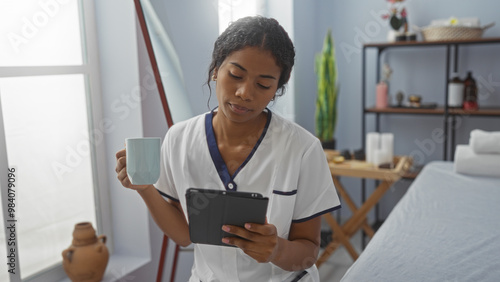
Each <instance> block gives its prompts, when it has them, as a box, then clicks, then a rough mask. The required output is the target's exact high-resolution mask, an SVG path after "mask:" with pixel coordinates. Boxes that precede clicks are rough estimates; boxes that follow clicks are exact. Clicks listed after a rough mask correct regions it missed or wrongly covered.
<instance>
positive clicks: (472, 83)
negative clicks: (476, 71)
mask: <svg viewBox="0 0 500 282" xmlns="http://www.w3.org/2000/svg"><path fill="white" fill-rule="evenodd" d="M463 109H464V110H477V109H478V105H477V85H476V80H474V78H473V77H472V72H470V71H469V72H467V78H465V81H464V103H463Z"/></svg>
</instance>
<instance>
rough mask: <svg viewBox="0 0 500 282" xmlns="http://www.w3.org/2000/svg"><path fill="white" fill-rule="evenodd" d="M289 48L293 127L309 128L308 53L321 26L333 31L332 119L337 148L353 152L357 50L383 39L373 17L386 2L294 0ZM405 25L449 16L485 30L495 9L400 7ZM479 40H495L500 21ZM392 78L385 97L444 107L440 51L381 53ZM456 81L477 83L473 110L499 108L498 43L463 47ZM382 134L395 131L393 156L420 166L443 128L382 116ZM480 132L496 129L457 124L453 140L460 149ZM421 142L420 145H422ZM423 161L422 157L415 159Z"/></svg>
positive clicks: (488, 5)
mask: <svg viewBox="0 0 500 282" xmlns="http://www.w3.org/2000/svg"><path fill="white" fill-rule="evenodd" d="M295 6H296V7H295V16H296V21H295V43H296V45H297V49H298V58H297V67H296V69H295V72H296V77H297V82H296V85H297V90H296V91H297V94H296V95H297V101H298V102H297V103H296V105H297V107H296V117H297V119H296V120H297V122H298V123H299V124H301V125H302V126H304V127H305V128H306V129H308V130H310V131H313V130H314V119H313V116H314V115H313V113H314V103H315V91H316V85H315V76H314V75H313V74H312V73H311V72H312V70H313V60H314V54H315V53H316V52H319V51H320V49H321V47H322V41H323V37H324V35H325V34H326V31H327V29H328V28H331V29H332V32H333V36H334V40H335V46H336V52H337V63H338V69H339V83H340V89H341V90H340V96H339V118H338V126H337V130H336V133H335V136H336V138H337V139H338V142H337V144H338V146H337V147H338V149H351V150H353V149H357V148H360V147H361V146H362V143H361V142H362V140H361V129H360V127H361V117H362V114H361V52H362V49H361V47H362V44H363V43H368V42H384V41H386V35H387V31H388V30H389V27H388V23H387V22H386V21H385V20H382V19H381V18H380V17H379V15H380V14H381V13H382V12H383V11H384V10H386V8H387V3H386V1H383V0H379V1H368V0H364V1H362V0H355V1H331V0H329V1H326V0H317V1H300V0H297V1H295ZM405 6H406V7H407V11H408V17H409V23H410V25H413V24H414V25H417V26H419V27H423V26H426V25H428V24H429V23H430V21H431V20H433V19H441V18H449V17H451V16H455V17H457V18H462V17H478V18H479V19H480V20H481V24H482V25H485V24H488V23H491V22H495V21H496V20H498V12H497V11H498V8H499V7H500V3H499V2H498V1H494V0H480V1H452V0H442V1H430V0H419V1H417V0H410V1H405ZM484 37H500V23H497V25H496V26H494V27H492V28H490V29H488V30H487V31H486V32H485V34H484ZM386 54H387V55H386V56H385V57H383V60H385V61H387V62H388V63H389V65H390V66H391V67H392V69H393V71H394V73H393V76H392V78H391V81H390V92H391V93H390V94H391V95H393V94H394V93H395V92H396V91H398V90H401V91H403V92H404V93H405V95H406V97H408V95H409V94H419V95H421V96H422V97H423V101H424V102H437V103H439V104H441V105H442V104H443V102H444V93H445V89H446V88H445V87H446V80H447V78H446V76H445V70H446V64H445V49H444V48H443V47H435V48H426V49H399V50H394V49H393V50H391V51H390V52H388V53H386ZM367 55H368V60H367V72H366V74H367V80H366V82H367V105H369V106H371V105H373V104H374V96H375V94H374V89H375V84H376V82H377V81H376V79H375V71H376V65H375V60H374V59H375V57H376V56H375V53H374V52H373V51H369V52H368V53H367ZM459 55H460V56H459V75H460V76H461V77H462V78H464V77H465V75H466V72H467V71H468V70H472V71H473V74H474V76H475V78H476V80H477V82H478V84H479V87H480V88H479V91H480V94H479V96H480V101H479V104H480V106H486V105H495V106H500V44H493V45H483V46H471V47H462V48H461V49H460V53H459ZM381 123H382V124H383V126H382V131H385V132H394V134H395V151H396V154H411V153H413V154H414V155H415V157H416V159H417V161H419V162H423V163H427V162H429V161H432V160H439V159H441V158H442V156H443V152H442V146H440V144H438V143H436V142H433V143H435V144H430V143H429V142H428V141H429V140H432V135H431V133H432V132H433V130H435V129H436V128H442V127H443V121H442V119H441V118H438V117H418V118H415V116H384V117H382V118H381ZM367 125H368V128H367V130H369V131H370V130H374V119H373V118H368V119H367ZM476 127H480V128H484V129H487V130H500V122H499V120H498V118H496V119H493V118H474V119H463V122H462V123H461V124H460V126H459V129H458V130H457V142H458V143H467V142H468V136H469V132H470V130H471V129H473V128H476ZM423 144H424V145H423ZM422 156H423V157H422Z"/></svg>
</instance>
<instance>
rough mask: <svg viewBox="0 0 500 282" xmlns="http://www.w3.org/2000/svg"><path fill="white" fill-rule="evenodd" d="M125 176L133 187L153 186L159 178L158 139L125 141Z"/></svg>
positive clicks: (146, 138) (131, 139)
mask: <svg viewBox="0 0 500 282" xmlns="http://www.w3.org/2000/svg"><path fill="white" fill-rule="evenodd" d="M125 142H126V149H127V175H128V178H129V179H130V182H131V183H132V184H134V185H149V184H154V183H156V181H158V178H159V177H160V146H161V145H160V138H158V137H143V138H127V139H125Z"/></svg>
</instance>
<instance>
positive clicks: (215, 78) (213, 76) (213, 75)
mask: <svg viewBox="0 0 500 282" xmlns="http://www.w3.org/2000/svg"><path fill="white" fill-rule="evenodd" d="M212 80H213V81H217V77H216V76H215V73H214V74H212Z"/></svg>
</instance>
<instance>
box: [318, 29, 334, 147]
mask: <svg viewBox="0 0 500 282" xmlns="http://www.w3.org/2000/svg"><path fill="white" fill-rule="evenodd" d="M315 72H316V75H317V78H318V79H317V83H318V96H317V99H316V136H317V137H318V138H319V139H320V140H321V141H323V142H325V141H331V140H333V134H334V132H335V126H336V124H337V96H338V86H337V65H336V62H335V46H334V45H333V38H332V32H331V30H328V32H327V34H326V37H325V42H324V43H323V50H322V51H321V53H319V54H317V55H316V64H315Z"/></svg>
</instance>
